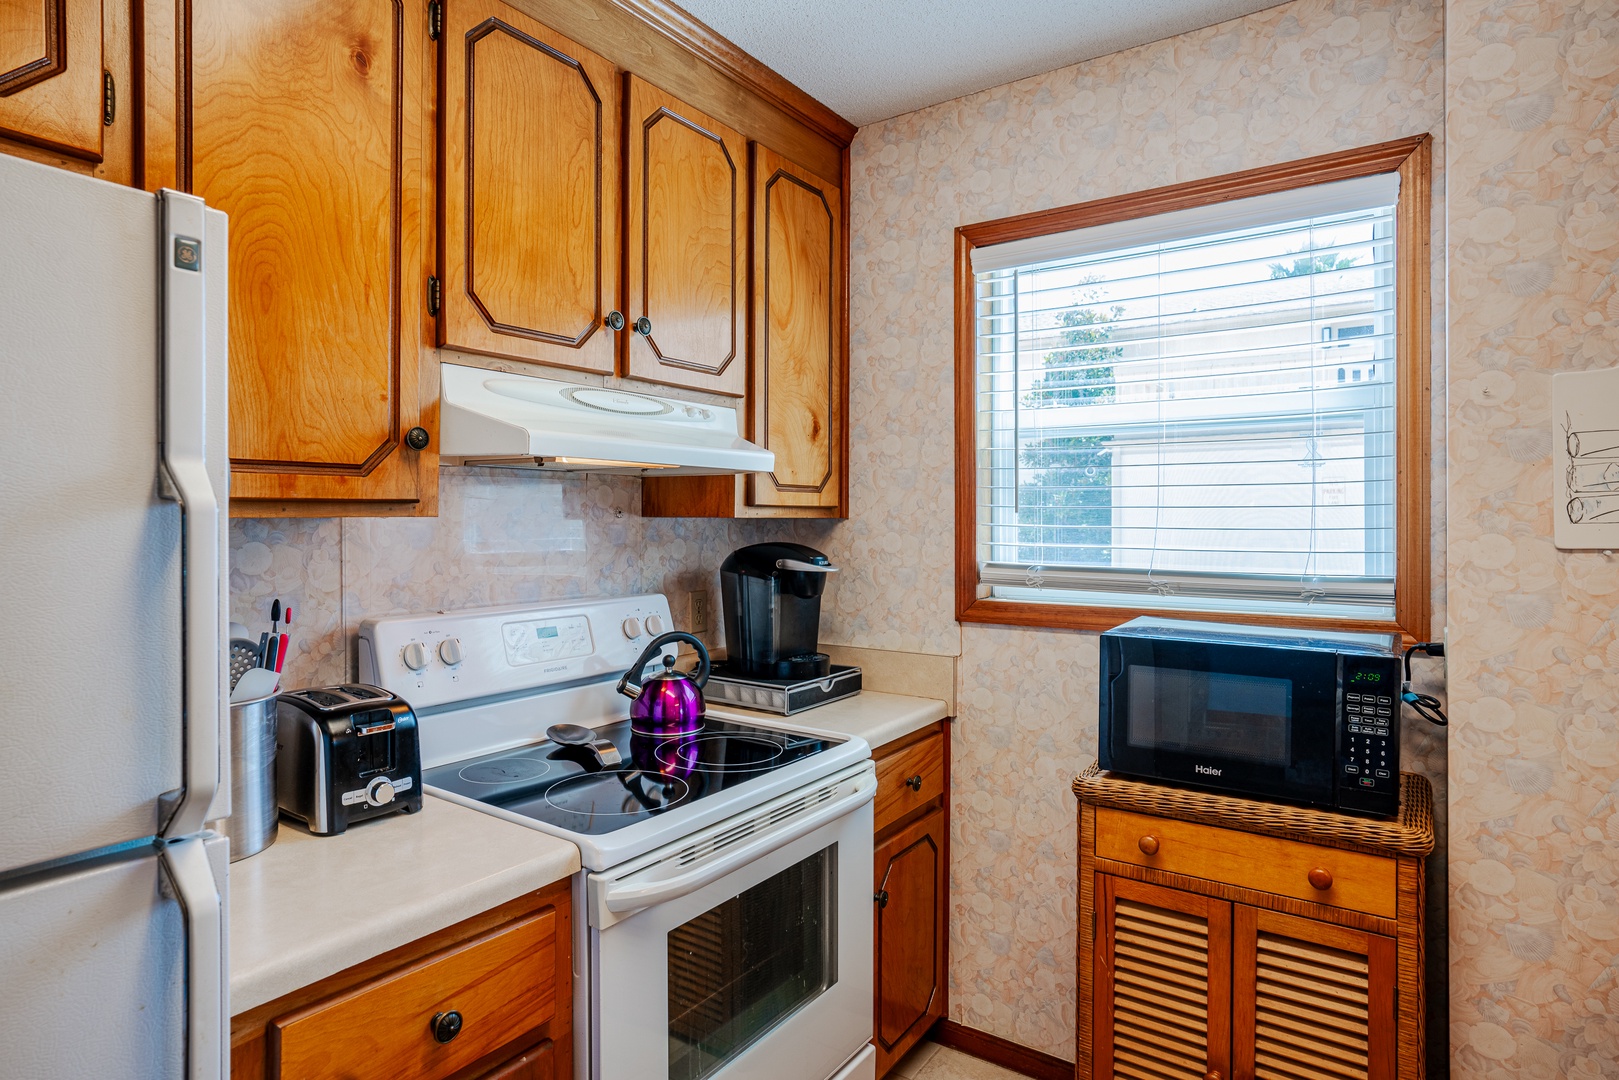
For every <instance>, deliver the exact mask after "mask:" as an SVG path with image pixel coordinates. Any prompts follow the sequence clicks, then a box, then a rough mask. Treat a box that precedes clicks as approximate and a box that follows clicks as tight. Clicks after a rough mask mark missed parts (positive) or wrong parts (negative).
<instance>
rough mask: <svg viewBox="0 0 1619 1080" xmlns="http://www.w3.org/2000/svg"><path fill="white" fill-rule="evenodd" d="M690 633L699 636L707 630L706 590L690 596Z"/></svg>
mask: <svg viewBox="0 0 1619 1080" xmlns="http://www.w3.org/2000/svg"><path fill="white" fill-rule="evenodd" d="M689 621H690V622H691V632H692V633H694V634H701V633H702V632H703V631H705V630H707V629H708V590H707V589H701V590H699V591H697V592H694V593H692V594H691V618H690V620H689Z"/></svg>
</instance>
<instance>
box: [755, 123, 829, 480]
mask: <svg viewBox="0 0 1619 1080" xmlns="http://www.w3.org/2000/svg"><path fill="white" fill-rule="evenodd" d="M842 198H843V193H842V191H841V190H840V189H839V187H838V186H837V185H836V184H833V183H830V182H829V181H827V180H824V179H822V178H820V177H818V176H816V175H815V174H814V173H811V172H809V171H808V170H807V169H803V168H800V167H799V166H797V165H794V164H793V163H792V162H790V161H788V160H787V159H786V158H784V157H782V156H781V155H780V154H777V153H775V152H774V151H772V150H769V149H768V148H766V147H763V146H759V145H758V144H755V145H754V150H753V215H754V216H753V400H752V408H751V413H752V421H753V422H752V425H751V430H752V436H753V441H754V442H756V443H759V444H761V445H762V446H764V447H765V448H766V449H768V450H770V451H772V452H773V453H775V455H776V467H775V469H773V470H772V471H771V472H768V473H754V474H752V475H750V476H749V477H748V492H747V502H748V505H749V506H757V507H795V508H797V507H803V508H826V509H830V510H832V511H833V512H836V510H837V508H838V507H840V506H842V505H843V497H842V496H843V485H844V483H845V477H844V461H843V455H844V446H845V443H846V441H847V440H846V439H845V437H844V435H843V432H842V427H843V424H844V414H845V411H846V409H845V406H846V403H847V391H846V388H845V385H844V381H845V378H846V374H847V372H846V366H845V361H844V352H843V350H844V345H845V338H844V334H843V299H842V298H843V274H842V271H841V269H840V268H841V267H842V266H843V265H844V260H843V257H842V254H841V253H842V243H843V237H842V235H841V229H840V222H841V221H842V214H841V210H840V208H841V205H842Z"/></svg>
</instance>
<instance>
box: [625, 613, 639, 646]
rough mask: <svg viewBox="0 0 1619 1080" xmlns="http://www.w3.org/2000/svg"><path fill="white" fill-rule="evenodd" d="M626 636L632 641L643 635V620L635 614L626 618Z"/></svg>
mask: <svg viewBox="0 0 1619 1080" xmlns="http://www.w3.org/2000/svg"><path fill="white" fill-rule="evenodd" d="M624 636H625V637H627V638H629V639H630V640H631V641H633V640H635V639H636V638H638V637H640V636H641V620H640V619H637V618H636V617H635V616H634V615H631V616H630V617H629V618H627V619H625V620H624Z"/></svg>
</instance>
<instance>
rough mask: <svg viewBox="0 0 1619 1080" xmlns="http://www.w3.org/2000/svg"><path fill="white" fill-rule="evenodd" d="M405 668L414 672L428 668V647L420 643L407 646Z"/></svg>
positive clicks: (416, 642) (414, 642) (415, 642)
mask: <svg viewBox="0 0 1619 1080" xmlns="http://www.w3.org/2000/svg"><path fill="white" fill-rule="evenodd" d="M404 659H405V666H406V667H408V668H410V670H412V671H421V670H423V669H424V668H426V667H427V646H426V645H423V644H422V643H421V642H419V641H413V642H411V643H410V644H409V645H406V646H405V652H404Z"/></svg>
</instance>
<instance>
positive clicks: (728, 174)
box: [624, 75, 748, 397]
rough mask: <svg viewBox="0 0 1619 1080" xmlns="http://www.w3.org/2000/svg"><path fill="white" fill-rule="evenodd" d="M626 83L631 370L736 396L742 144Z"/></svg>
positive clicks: (741, 325) (741, 337)
mask: <svg viewBox="0 0 1619 1080" xmlns="http://www.w3.org/2000/svg"><path fill="white" fill-rule="evenodd" d="M627 81H628V83H629V124H628V129H627V132H626V135H627V138H626V143H627V155H626V158H627V164H628V173H627V175H628V178H629V184H628V187H627V189H626V191H625V203H626V206H627V214H628V219H629V229H628V232H627V235H626V245H625V246H626V249H627V250H626V256H627V265H626V268H625V269H626V273H627V277H628V281H629V292H628V298H627V300H626V304H627V306H626V308H625V311H624V314H625V316H626V318H628V319H629V320H630V323H631V329H632V332H631V334H630V342H629V363H628V370H627V372H626V374H628V375H630V376H633V377H634V378H637V379H646V380H648V381H649V382H658V383H667V384H669V385H671V386H685V387H691V388H693V389H698V390H708V391H711V392H713V393H718V394H729V395H732V396H734V397H741V396H742V395H743V394H744V393H746V391H747V366H748V363H747V344H746V343H747V277H746V266H747V252H748V236H747V221H748V212H747V204H748V191H747V149H748V144H747V140H746V139H744V138H743V137H742V135H741V134H739V133H738V132H736V131H733V130H732V129H731V128H728V127H726V126H725V125H723V124H721V123H719V122H718V121H717V120H714V119H713V118H712V117H709V116H705V115H704V114H703V113H700V112H698V111H697V110H696V109H693V108H691V107H690V106H689V105H685V104H683V103H682V102H680V101H679V100H677V99H676V98H674V97H671V96H670V95H668V94H666V93H664V92H663V91H661V90H659V89H658V88H657V87H655V86H652V85H650V84H649V83H647V82H645V81H643V80H641V79H638V78H636V77H635V76H633V75H631V76H628V77H627ZM643 320H645V321H643Z"/></svg>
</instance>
